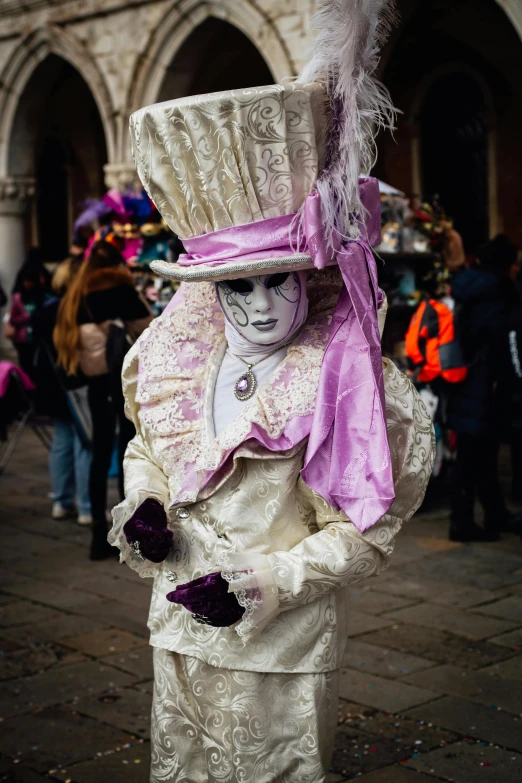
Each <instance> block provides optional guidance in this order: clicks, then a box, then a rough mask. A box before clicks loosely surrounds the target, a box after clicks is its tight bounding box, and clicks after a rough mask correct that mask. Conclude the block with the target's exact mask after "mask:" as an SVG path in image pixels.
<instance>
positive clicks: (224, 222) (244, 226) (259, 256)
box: [131, 82, 327, 280]
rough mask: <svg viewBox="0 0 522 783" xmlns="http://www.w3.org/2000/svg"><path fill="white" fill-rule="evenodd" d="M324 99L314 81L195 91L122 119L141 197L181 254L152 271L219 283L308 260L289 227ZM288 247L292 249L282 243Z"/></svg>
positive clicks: (317, 160)
mask: <svg viewBox="0 0 522 783" xmlns="http://www.w3.org/2000/svg"><path fill="white" fill-rule="evenodd" d="M326 112H327V96H326V93H325V89H324V87H323V86H322V85H321V84H319V83H317V82H315V83H314V82H311V83H308V84H300V83H297V82H288V83H286V84H273V85H269V86H267V87H256V88H252V89H243V90H231V91H227V92H221V93H212V94H210V95H197V96H192V97H188V98H181V99H179V100H173V101H166V102H164V103H159V104H155V105H153V106H147V107H145V108H144V109H141V110H139V111H137V112H135V113H134V114H133V115H132V117H131V139H132V151H133V157H134V161H135V164H136V168H137V171H138V174H139V176H140V178H141V181H142V183H143V185H144V187H145V189H146V190H147V192H148V194H149V195H150V197H151V199H152V200H153V202H154V203H155V205H156V206H157V208H158V210H159V211H160V212H161V214H162V216H163V218H164V219H165V221H166V222H167V223H168V225H169V226H170V228H171V229H172V230H173V231H174V232H175V233H176V234H177V235H178V236H179V237H181V238H182V240H183V243H184V245H185V247H186V249H187V251H188V253H187V254H186V255H184V256H181V258H180V260H179V263H176V264H172V263H167V262H159V261H158V262H155V263H154V264H153V265H152V266H153V269H154V270H155V271H156V272H158V273H160V274H162V275H164V276H167V277H172V278H174V279H178V280H210V279H212V280H220V279H223V278H229V279H230V278H232V277H245V276H248V275H256V274H262V273H263V270H265V269H266V270H268V269H269V270H270V271H273V272H276V271H283V270H286V271H291V270H297V269H306V268H308V267H312V266H313V260H312V257H311V255H310V254H309V253H307V252H303V251H302V250H301V251H299V249H298V246H297V241H296V240H297V238H296V237H294V242H292V236H291V234H292V232H291V224H292V220H293V217H294V215H295V213H296V212H298V210H299V209H300V208H301V206H302V204H303V202H304V200H305V198H306V196H308V195H309V193H310V192H311V191H312V188H313V186H314V183H315V181H316V179H317V176H318V172H319V171H320V170H321V168H322V165H323V160H324V137H325V130H326V124H325V114H326ZM291 245H293V247H292V246H291Z"/></svg>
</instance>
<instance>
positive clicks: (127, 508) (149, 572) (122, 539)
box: [107, 489, 164, 578]
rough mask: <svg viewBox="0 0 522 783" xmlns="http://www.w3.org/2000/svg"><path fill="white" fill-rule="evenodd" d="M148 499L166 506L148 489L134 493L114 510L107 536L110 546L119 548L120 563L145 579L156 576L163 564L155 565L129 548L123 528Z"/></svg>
mask: <svg viewBox="0 0 522 783" xmlns="http://www.w3.org/2000/svg"><path fill="white" fill-rule="evenodd" d="M147 498H153V499H154V500H157V501H158V503H161V505H162V506H163V505H164V502H163V498H161V497H160V496H159V495H158V494H157V493H155V492H151V491H150V490H147V489H140V490H138V491H137V492H133V493H132V495H129V496H128V497H126V498H125V500H122V502H121V503H119V504H118V505H117V506H115V507H114V508H113V509H112V528H111V530H110V532H109V535H108V536H107V541H108V542H109V544H111V545H112V546H116V547H118V549H119V550H120V563H127V565H128V566H130V568H132V569H133V570H134V571H136V572H137V573H138V574H139V575H140V576H142V577H144V578H145V577H154V576H156V574H157V572H158V568H159V567H160V566H161V563H153V562H152V561H150V560H146V559H145V558H143V557H141V556H140V555H138V554H137V553H136V552H135V551H134V550H133V549H132V548H131V547H130V546H129V544H128V542H127V538H126V536H125V533H124V531H123V528H124V526H125V524H126V523H127V522H128V521H129V519H130V518H131V516H132V515H133V514H134V512H135V511H136V509H138V508H139V507H140V506H141V504H142V503H143V501H144V500H147Z"/></svg>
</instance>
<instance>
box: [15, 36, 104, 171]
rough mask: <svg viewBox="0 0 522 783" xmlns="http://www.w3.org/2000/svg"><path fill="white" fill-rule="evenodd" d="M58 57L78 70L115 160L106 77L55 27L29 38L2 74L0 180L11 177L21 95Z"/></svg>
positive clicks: (77, 43) (73, 39)
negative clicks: (49, 59)
mask: <svg viewBox="0 0 522 783" xmlns="http://www.w3.org/2000/svg"><path fill="white" fill-rule="evenodd" d="M49 55H57V56H59V57H61V58H62V59H63V60H65V61H66V62H68V63H69V64H70V65H71V66H72V67H73V68H75V69H76V71H78V73H79V74H80V75H81V77H82V79H83V80H84V81H85V83H86V84H87V86H88V88H89V90H90V92H91V94H92V96H93V99H94V101H95V103H96V107H97V110H98V112H99V115H100V118H101V122H102V125H103V130H104V134H105V141H106V145H107V156H108V159H109V161H113V160H114V159H115V154H116V152H115V151H116V127H115V120H114V118H115V115H116V112H115V109H114V106H113V104H112V100H111V97H110V94H109V90H108V88H107V85H106V84H105V80H104V78H103V75H102V73H101V71H100V69H99V68H98V66H97V64H96V62H95V61H94V60H93V58H92V57H91V56H90V55H89V53H88V51H87V49H86V48H85V47H84V46H83V45H82V43H81V42H80V41H78V40H77V39H76V37H75V36H74V35H73V34H72V33H70V32H69V31H65V30H64V29H62V28H57V27H54V26H52V25H48V26H46V27H42V28H39V29H38V30H34V31H33V32H31V33H30V34H29V35H27V36H26V37H25V38H24V39H23V40H22V41H21V43H20V44H19V45H18V47H17V48H16V50H15V52H14V53H13V55H12V56H11V57H10V59H9V62H8V64H7V65H6V67H5V69H4V71H3V72H2V73H1V74H0V85H1V86H0V178H3V177H7V176H10V175H11V174H12V172H10V171H9V163H8V145H9V140H10V139H11V136H12V126H13V121H14V116H15V113H16V110H17V107H18V103H19V100H20V96H21V95H22V93H23V90H24V88H25V86H26V84H27V82H28V81H29V79H30V78H31V75H32V74H33V72H34V71H35V69H36V68H37V67H38V65H39V64H40V63H41V62H43V60H45V58H46V57H48V56H49Z"/></svg>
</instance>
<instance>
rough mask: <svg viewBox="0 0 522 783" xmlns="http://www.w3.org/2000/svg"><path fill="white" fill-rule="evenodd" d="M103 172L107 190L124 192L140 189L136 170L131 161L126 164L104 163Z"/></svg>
mask: <svg viewBox="0 0 522 783" xmlns="http://www.w3.org/2000/svg"><path fill="white" fill-rule="evenodd" d="M103 170H104V172H105V184H106V185H107V187H108V188H109V189H111V188H117V189H118V190H121V191H125V190H128V189H129V188H132V190H135V189H141V182H140V179H139V177H138V174H137V173H136V168H135V166H134V163H133V162H132V161H129V162H127V163H106V164H105V166H104V167H103Z"/></svg>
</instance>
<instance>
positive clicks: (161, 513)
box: [123, 498, 173, 563]
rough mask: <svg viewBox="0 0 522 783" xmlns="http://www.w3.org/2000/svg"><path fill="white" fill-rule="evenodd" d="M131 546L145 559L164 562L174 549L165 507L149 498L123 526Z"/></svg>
mask: <svg viewBox="0 0 522 783" xmlns="http://www.w3.org/2000/svg"><path fill="white" fill-rule="evenodd" d="M123 532H124V533H125V538H126V539H127V543H128V544H129V546H130V548H131V549H132V550H133V551H134V552H135V553H136V554H137V555H138V557H142V558H143V559H144V560H150V561H151V562H153V563H162V562H163V560H165V558H166V557H167V556H168V554H169V552H170V550H171V549H172V539H173V536H172V531H171V530H169V529H168V527H167V515H166V514H165V509H164V508H163V506H162V505H161V503H158V501H157V500H154V499H153V498H147V499H146V500H144V501H143V503H142V504H141V505H140V506H138V508H137V509H136V511H135V512H134V514H133V515H132V516H131V518H130V519H129V520H127V522H126V523H125V525H124V526H123Z"/></svg>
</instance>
